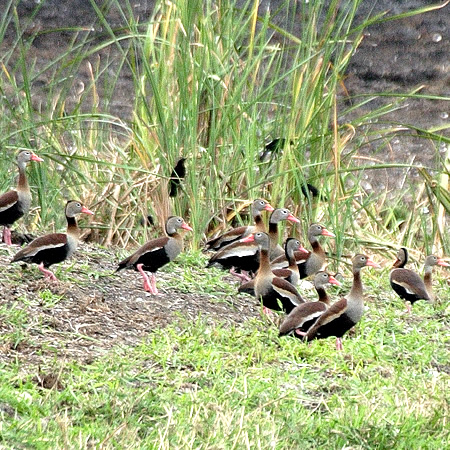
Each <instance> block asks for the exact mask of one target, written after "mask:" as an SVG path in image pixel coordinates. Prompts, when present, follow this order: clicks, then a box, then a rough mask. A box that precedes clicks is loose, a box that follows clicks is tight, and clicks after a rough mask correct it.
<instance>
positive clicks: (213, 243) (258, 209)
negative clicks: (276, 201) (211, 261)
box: [205, 198, 273, 251]
mask: <svg viewBox="0 0 450 450" xmlns="http://www.w3.org/2000/svg"><path fill="white" fill-rule="evenodd" d="M263 211H270V212H271V211H273V207H272V206H271V205H270V204H269V203H268V202H266V201H265V200H263V199H261V198H257V199H256V200H254V201H253V203H252V207H251V214H252V217H253V220H254V222H255V224H254V225H248V226H242V227H236V228H233V229H231V230H230V231H227V232H226V233H223V234H221V235H220V236H217V237H215V238H213V239H210V240H209V241H208V242H206V244H205V247H206V249H208V250H214V251H218V250H220V249H221V248H223V247H225V246H226V245H228V244H231V243H233V242H236V241H238V240H239V239H242V238H244V237H246V236H248V235H249V234H252V233H256V232H258V231H266V229H265V226H264V222H263V219H262V216H261V213H262V212H263Z"/></svg>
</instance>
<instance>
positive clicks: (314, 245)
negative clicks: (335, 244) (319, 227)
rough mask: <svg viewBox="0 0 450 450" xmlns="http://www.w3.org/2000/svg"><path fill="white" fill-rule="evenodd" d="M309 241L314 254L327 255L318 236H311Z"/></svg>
mask: <svg viewBox="0 0 450 450" xmlns="http://www.w3.org/2000/svg"><path fill="white" fill-rule="evenodd" d="M309 243H310V244H311V247H312V250H313V253H314V254H316V255H319V256H325V251H324V250H323V248H322V246H321V245H320V243H319V241H318V240H317V238H316V237H311V238H310V239H309Z"/></svg>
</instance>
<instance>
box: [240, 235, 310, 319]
mask: <svg viewBox="0 0 450 450" xmlns="http://www.w3.org/2000/svg"><path fill="white" fill-rule="evenodd" d="M243 241H244V242H253V241H254V242H256V243H257V244H258V246H259V248H260V257H259V268H258V273H257V274H256V277H255V280H254V281H255V297H256V298H257V299H259V300H261V301H262V303H263V305H264V307H265V308H268V309H272V310H275V311H280V310H284V311H286V312H287V313H289V312H290V311H292V309H293V308H295V306H297V305H299V304H301V303H304V302H305V301H304V300H303V298H302V297H301V295H300V294H299V293H298V291H297V289H295V287H294V286H293V285H292V284H291V283H289V282H288V281H286V280H284V279H283V278H279V277H277V276H275V275H274V273H273V272H272V269H271V267H270V259H269V247H270V238H269V236H268V234H267V233H261V232H258V233H254V234H251V235H250V236H247V237H246V238H244V240H243Z"/></svg>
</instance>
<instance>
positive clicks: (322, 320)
mask: <svg viewBox="0 0 450 450" xmlns="http://www.w3.org/2000/svg"><path fill="white" fill-rule="evenodd" d="M363 267H376V268H379V267H380V266H379V265H378V264H377V263H375V262H374V261H372V260H371V259H370V258H369V257H368V256H366V255H363V254H357V255H355V256H354V257H353V259H352V272H353V284H352V288H351V289H350V292H349V293H348V294H347V295H346V296H345V297H342V298H341V299H340V300H338V301H337V302H336V303H333V304H332V305H331V306H330V307H329V308H328V309H327V310H326V311H325V312H324V313H323V314H321V315H320V317H319V318H318V319H317V321H316V322H315V324H314V325H313V326H312V327H311V328H310V329H309V330H308V331H307V332H306V334H305V336H304V338H303V339H304V340H305V341H307V342H309V341H312V340H313V339H325V338H327V337H329V336H335V337H336V350H338V351H339V350H343V346H342V336H344V334H345V333H346V332H347V331H348V330H350V329H351V328H353V327H354V326H355V325H356V324H357V323H358V322H359V321H360V320H361V317H362V316H363V314H364V297H363V284H362V281H361V269H362V268H363Z"/></svg>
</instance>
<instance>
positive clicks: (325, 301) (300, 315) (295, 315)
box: [280, 272, 341, 337]
mask: <svg viewBox="0 0 450 450" xmlns="http://www.w3.org/2000/svg"><path fill="white" fill-rule="evenodd" d="M328 283H330V284H335V285H337V286H340V285H341V283H339V281H337V280H336V278H334V277H333V276H332V275H330V274H328V273H327V272H318V273H317V274H316V276H315V277H314V287H315V288H316V291H317V294H318V295H319V300H318V301H316V302H308V303H302V304H301V305H298V306H296V307H295V308H294V309H293V310H292V311H291V312H290V313H289V314H288V315H287V316H286V317H285V318H284V320H283V322H282V323H281V325H280V336H285V335H288V334H293V335H294V336H297V337H303V336H305V334H306V332H307V331H308V330H309V329H310V328H311V327H312V326H313V325H314V323H315V322H316V320H317V319H318V318H319V317H320V316H321V315H322V314H323V313H324V312H325V311H326V310H327V309H328V307H329V306H330V298H329V296H328V294H327V292H326V290H325V286H326V285H327V284H328Z"/></svg>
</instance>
